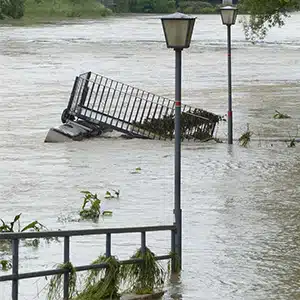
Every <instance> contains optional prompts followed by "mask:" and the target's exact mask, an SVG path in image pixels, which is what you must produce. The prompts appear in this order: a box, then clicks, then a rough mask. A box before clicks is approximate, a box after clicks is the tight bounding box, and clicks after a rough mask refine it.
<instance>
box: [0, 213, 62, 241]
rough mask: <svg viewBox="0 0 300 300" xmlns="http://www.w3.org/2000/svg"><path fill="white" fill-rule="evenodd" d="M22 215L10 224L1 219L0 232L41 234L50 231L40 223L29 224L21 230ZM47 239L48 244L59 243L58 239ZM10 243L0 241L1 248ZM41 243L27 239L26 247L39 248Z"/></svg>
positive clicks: (17, 216)
mask: <svg viewBox="0 0 300 300" xmlns="http://www.w3.org/2000/svg"><path fill="white" fill-rule="evenodd" d="M21 215H22V214H18V215H16V216H15V217H14V219H13V221H12V222H10V223H6V222H5V221H4V220H3V219H0V221H1V223H2V225H1V226H0V232H25V231H37V232H40V231H42V230H48V229H47V227H46V226H44V225H43V224H41V223H40V222H38V221H33V222H31V223H29V224H27V225H26V226H24V227H23V228H21V226H20V218H21ZM16 223H17V224H18V229H17V230H15V225H16ZM43 239H45V240H46V241H47V242H50V241H58V238H52V237H45V238H43ZM7 243H10V241H6V240H3V241H2V242H1V241H0V244H2V245H1V246H3V244H7ZM39 243H40V239H32V240H29V239H26V240H25V245H27V246H33V247H37V246H38V245H39Z"/></svg>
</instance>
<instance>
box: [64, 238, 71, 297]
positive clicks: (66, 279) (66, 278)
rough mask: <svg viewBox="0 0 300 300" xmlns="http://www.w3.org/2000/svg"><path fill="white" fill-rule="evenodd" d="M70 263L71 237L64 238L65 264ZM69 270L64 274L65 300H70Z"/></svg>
mask: <svg viewBox="0 0 300 300" xmlns="http://www.w3.org/2000/svg"><path fill="white" fill-rule="evenodd" d="M69 261H70V237H69V236H65V238H64V264H66V263H68V262H69ZM69 277H70V274H69V270H68V271H65V273H64V300H69Z"/></svg>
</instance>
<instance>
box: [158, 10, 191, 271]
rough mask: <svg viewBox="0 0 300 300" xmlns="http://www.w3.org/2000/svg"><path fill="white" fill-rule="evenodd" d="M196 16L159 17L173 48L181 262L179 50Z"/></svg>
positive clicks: (176, 204) (186, 42)
mask: <svg viewBox="0 0 300 300" xmlns="http://www.w3.org/2000/svg"><path fill="white" fill-rule="evenodd" d="M195 20H196V18H194V17H190V16H187V15H184V14H182V13H179V12H176V13H174V14H171V15H168V16H165V17H162V18H161V21H162V26H163V30H164V34H165V39H166V44H167V47H168V48H173V49H174V50H175V54H176V56H175V60H176V65H175V195H174V215H175V225H176V235H175V251H176V255H177V257H178V260H179V268H180V269H181V264H182V211H181V199H180V193H181V127H180V118H181V52H182V50H183V49H184V48H189V46H190V43H191V38H192V34H193V29H194V24H195Z"/></svg>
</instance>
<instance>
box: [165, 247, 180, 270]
mask: <svg viewBox="0 0 300 300" xmlns="http://www.w3.org/2000/svg"><path fill="white" fill-rule="evenodd" d="M169 255H171V256H172V258H171V259H170V260H169V261H168V273H169V274H171V273H172V271H173V272H174V273H180V263H179V256H178V254H177V253H176V252H170V253H169ZM173 259H174V270H172V260H173Z"/></svg>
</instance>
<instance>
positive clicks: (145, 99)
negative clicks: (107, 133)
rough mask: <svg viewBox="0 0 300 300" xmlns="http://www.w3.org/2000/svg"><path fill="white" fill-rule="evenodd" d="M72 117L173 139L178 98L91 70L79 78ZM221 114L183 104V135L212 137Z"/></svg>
mask: <svg viewBox="0 0 300 300" xmlns="http://www.w3.org/2000/svg"><path fill="white" fill-rule="evenodd" d="M67 109H68V113H69V116H73V117H76V118H78V119H81V120H84V121H87V122H90V123H93V124H97V125H99V126H108V127H110V128H111V129H113V130H116V131H119V132H122V133H125V134H129V135H132V136H134V137H144V138H150V139H154V138H157V139H170V138H171V139H172V137H173V135H174V120H173V119H174V115H175V101H174V100H171V99H168V98H166V97H162V96H158V95H155V94H153V93H150V92H147V91H144V90H141V89H139V88H136V87H133V86H130V85H127V84H124V83H122V82H119V81H116V80H113V79H110V78H107V77H104V76H102V75H99V74H95V73H92V72H87V73H84V74H81V75H79V76H77V77H76V79H75V82H74V86H73V89H72V93H71V96H70V100H69V104H68V107H67ZM218 121H219V116H217V115H215V114H213V113H210V112H207V111H205V110H203V109H198V108H193V107H191V106H189V105H182V124H183V125H182V128H181V131H182V135H183V136H184V137H186V138H194V139H203V138H205V137H211V136H212V135H213V133H214V129H215V125H216V123H217V122H218Z"/></svg>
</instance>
